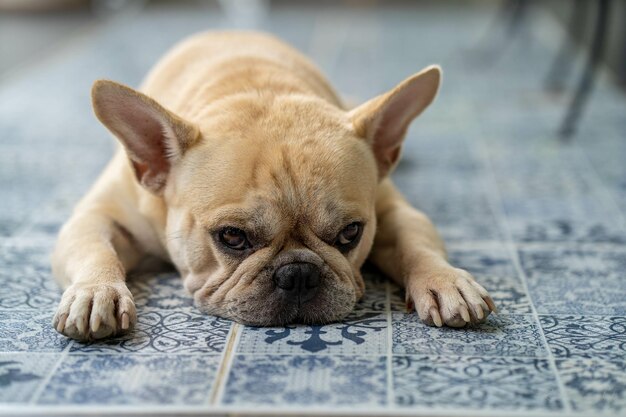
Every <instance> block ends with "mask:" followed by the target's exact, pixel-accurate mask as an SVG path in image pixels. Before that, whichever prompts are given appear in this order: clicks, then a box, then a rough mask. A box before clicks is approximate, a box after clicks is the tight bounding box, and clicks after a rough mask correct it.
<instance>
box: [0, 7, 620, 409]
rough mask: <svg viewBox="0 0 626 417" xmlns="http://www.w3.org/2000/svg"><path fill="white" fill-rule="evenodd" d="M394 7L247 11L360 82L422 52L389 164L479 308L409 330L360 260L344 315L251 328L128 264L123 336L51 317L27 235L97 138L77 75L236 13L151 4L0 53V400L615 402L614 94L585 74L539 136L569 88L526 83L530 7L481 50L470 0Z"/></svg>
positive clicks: (534, 52) (353, 83)
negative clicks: (132, 315) (128, 318)
mask: <svg viewBox="0 0 626 417" xmlns="http://www.w3.org/2000/svg"><path fill="white" fill-rule="evenodd" d="M392 4H396V5H395V6H389V7H387V8H380V9H376V8H375V6H372V3H362V4H361V3H355V4H353V5H352V6H350V7H351V8H349V9H347V8H342V7H330V6H328V5H326V6H323V5H322V6H306V5H302V4H299V5H293V4H291V3H278V5H277V6H276V8H275V9H274V10H273V11H272V12H271V13H270V14H269V15H268V16H267V17H266V18H264V19H262V20H260V21H258V22H256V26H257V27H258V28H260V29H265V30H270V31H272V32H274V33H276V34H277V35H279V36H281V37H283V38H284V39H286V40H288V41H290V42H291V43H293V44H294V45H295V46H297V47H298V48H300V49H301V50H303V51H304V52H305V53H307V54H309V55H310V56H311V57H312V58H313V59H314V60H315V61H316V62H317V63H318V64H319V65H320V66H321V67H322V68H323V70H324V71H325V72H326V73H327V74H328V75H329V77H330V79H331V80H332V81H333V83H334V84H335V85H336V86H337V87H338V88H339V89H340V90H341V91H342V92H344V93H345V94H346V95H348V96H351V97H355V98H358V99H365V98H367V97H370V96H373V95H374V94H376V93H379V92H381V91H384V90H385V89H387V88H389V87H391V86H393V85H394V83H396V82H398V81H400V80H401V79H403V78H404V77H405V76H407V75H409V74H411V73H412V72H414V71H416V70H418V69H420V68H421V67H423V66H425V65H427V64H430V63H433V62H438V63H441V64H442V66H443V68H444V71H445V77H444V86H443V89H442V91H441V95H440V97H439V99H438V100H437V102H436V104H435V105H434V106H433V107H432V108H431V109H429V110H428V111H427V112H426V114H424V115H423V117H421V118H420V120H419V121H418V122H417V123H415V126H414V127H413V129H412V130H411V132H410V134H409V137H408V140H407V145H406V151H405V154H404V160H403V162H402V164H401V165H400V167H399V168H398V170H397V172H396V173H395V174H394V175H395V179H396V182H397V183H398V185H399V186H400V188H401V189H402V190H403V191H404V192H405V194H406V195H407V196H408V198H409V199H410V200H411V201H412V202H413V203H414V204H415V205H416V206H418V207H420V208H421V209H423V210H424V211H426V212H427V213H428V214H429V215H430V216H432V218H433V219H434V221H435V223H436V224H437V225H438V227H439V228H440V230H441V231H442V234H443V235H444V237H445V238H446V240H447V241H448V243H449V248H450V255H451V259H452V260H453V262H454V263H455V264H456V265H458V266H460V267H463V268H466V269H468V270H469V271H471V272H472V273H473V274H474V275H475V276H476V278H477V279H478V281H480V282H481V283H482V284H483V285H484V286H485V287H487V288H488V289H489V290H490V291H491V293H492V294H493V296H494V298H495V300H496V302H497V304H498V306H499V308H500V314H498V315H494V316H492V317H491V318H490V319H489V320H488V322H487V323H485V324H484V325H481V326H478V327H475V328H469V329H461V330H458V329H449V328H442V329H437V328H429V327H426V326H424V325H423V324H421V323H420V322H419V320H418V319H417V317H416V316H415V315H414V314H407V313H406V311H405V305H404V299H403V293H402V290H401V289H399V288H397V287H395V286H393V285H391V284H389V283H388V282H387V281H386V280H385V278H384V277H382V276H381V275H380V274H379V273H378V272H377V271H376V270H375V269H373V268H372V267H369V266H368V267H367V269H366V271H365V276H366V277H367V281H368V284H367V285H368V287H367V294H366V296H365V298H364V299H363V300H362V301H361V303H360V304H359V305H358V307H357V308H356V309H355V311H354V312H353V313H352V314H351V315H350V316H349V317H348V318H347V319H346V320H345V321H344V322H342V323H335V324H331V325H327V326H288V327H285V328H251V327H244V326H240V325H237V324H233V323H231V322H229V321H227V320H223V319H219V318H215V317H210V316H207V315H203V314H201V313H199V312H198V311H197V310H196V309H195V308H194V307H193V305H192V302H191V298H190V297H189V296H188V295H187V294H185V291H184V290H183V288H182V285H181V282H180V281H179V279H178V278H177V276H176V275H175V274H174V273H147V274H143V275H140V276H135V277H133V278H132V279H131V287H132V291H133V293H134V295H135V299H136V301H137V305H138V310H139V322H138V325H137V328H136V329H135V331H134V332H133V333H131V334H130V335H128V336H125V337H121V338H118V339H113V340H108V341H104V342H100V343H91V344H80V343H76V342H70V341H69V340H67V339H65V338H64V337H62V336H60V335H58V334H57V333H56V332H55V331H54V330H53V329H52V327H51V325H50V322H51V318H52V314H53V311H54V308H55V305H56V303H57V302H58V300H59V295H60V294H59V292H58V290H57V288H56V286H55V284H54V282H53V280H52V278H51V275H50V269H49V265H48V253H49V251H50V249H51V247H52V245H53V242H54V237H55V234H56V232H57V231H58V228H59V225H60V224H61V223H62V222H63V220H64V219H66V218H67V216H68V215H69V212H70V210H71V207H72V205H73V204H74V203H75V202H76V200H77V199H78V198H79V197H80V195H81V194H82V193H83V192H84V191H85V189H86V188H87V187H88V186H89V184H90V183H91V182H92V181H93V179H94V178H95V176H96V175H97V173H98V172H99V171H100V169H101V168H102V166H103V165H104V164H105V163H106V161H107V159H108V158H109V156H110V155H111V152H112V149H113V146H112V140H111V139H110V138H109V136H108V135H107V134H106V133H105V131H104V129H103V128H102V127H101V126H100V125H99V124H98V123H97V122H96V120H95V118H94V117H93V116H92V113H91V109H90V108H89V98H88V93H89V88H90V84H91V82H92V81H93V80H94V79H96V78H100V77H106V78H111V79H115V80H118V81H122V82H125V83H128V84H131V85H137V84H138V83H139V81H140V79H141V76H142V75H143V74H144V73H145V72H146V71H147V70H148V68H149V67H150V65H151V64H152V63H153V62H154V61H155V60H156V59H157V57H158V56H159V55H161V54H162V53H163V52H164V51H165V50H166V49H167V47H169V46H170V45H171V44H172V43H173V42H175V41H176V40H178V39H180V38H182V37H183V36H185V35H186V34H189V33H192V32H196V31H199V30H203V29H207V28H226V27H231V26H233V25H235V26H236V25H248V26H249V25H252V24H254V22H252V21H251V20H250V18H249V17H248V18H247V20H246V19H243V20H242V19H238V20H237V19H236V20H235V21H234V23H233V21H232V20H229V18H227V17H225V16H223V15H222V14H221V13H220V12H219V10H218V9H217V8H215V7H212V8H209V7H208V6H204V5H201V4H198V5H196V4H195V3H188V2H186V3H184V6H178V7H175V6H172V5H168V4H167V3H156V4H154V5H151V6H150V7H149V8H148V9H146V10H145V11H143V12H141V13H139V14H132V15H130V16H127V17H123V18H113V19H110V20H105V21H102V22H100V23H99V26H98V27H97V28H95V29H93V30H90V31H87V32H82V35H81V36H82V38H81V39H80V40H77V39H73V38H72V40H71V41H69V40H68V42H67V43H63V42H61V41H59V40H58V39H57V38H58V36H61V35H62V34H64V33H65V31H63V30H56V31H55V32H54V33H56V34H57V35H58V36H57V35H55V36H57V37H55V48H56V49H54V50H51V51H47V53H46V54H45V56H44V57H41V59H38V58H37V56H34V57H31V58H29V62H30V64H29V65H24V64H23V61H20V63H19V64H20V68H21V69H20V70H19V71H17V70H14V71H9V72H6V73H0V193H1V198H0V413H2V414H3V415H4V414H7V413H17V412H21V413H27V412H43V413H45V412H48V411H51V410H52V411H55V412H57V413H61V414H62V413H63V412H64V410H66V411H67V412H70V411H71V412H74V413H79V414H80V413H83V412H85V413H87V412H89V413H92V414H93V413H95V412H97V413H107V412H126V413H131V414H148V415H151V414H154V413H156V412H162V413H163V412H171V413H177V412H178V413H197V414H202V413H218V414H219V413H231V412H232V413H252V414H254V413H269V414H278V413H281V412H285V413H292V414H294V413H295V414H306V413H318V414H324V413H331V412H334V413H344V414H356V415H358V414H369V415H378V414H383V413H394V414H406V415H477V416H486V415H498V416H501V415H506V414H507V413H511V414H514V415H520V414H529V415H557V414H559V415H560V414H566V415H581V416H582V415H585V416H588V415H600V414H607V415H620V414H621V415H624V414H626V221H625V218H626V163H625V161H626V117H624V116H626V98H625V97H624V96H623V95H622V94H621V93H618V92H617V91H616V90H615V89H614V88H613V87H612V85H611V84H610V83H609V81H607V80H606V79H604V78H603V79H601V80H600V83H599V85H598V88H597V90H596V91H595V93H594V95H593V97H592V101H591V106H590V108H589V109H588V111H587V113H586V114H585V117H584V120H583V123H582V126H581V131H580V133H579V135H578V137H577V139H576V140H575V141H574V142H573V143H571V144H568V145H565V144H561V143H559V142H558V141H557V140H556V138H555V135H554V132H555V129H556V127H557V126H558V123H559V121H560V117H561V115H562V113H563V110H564V107H565V105H566V103H567V100H566V99H567V97H555V96H551V95H548V94H546V93H545V92H544V91H543V90H542V89H541V86H542V81H543V77H544V75H545V74H546V72H547V69H548V67H549V64H550V60H551V58H552V57H553V55H554V51H555V48H556V47H557V45H558V41H559V34H560V33H559V31H558V28H557V26H555V24H554V22H553V21H552V20H550V18H549V17H547V16H545V15H543V14H541V12H540V11H538V10H534V13H533V15H532V20H531V23H530V26H528V29H529V30H528V31H527V36H520V37H519V38H517V39H515V40H513V41H512V42H511V43H510V45H508V46H507V47H506V48H504V49H503V50H502V53H501V54H499V55H498V56H497V57H496V58H493V59H486V60H482V61H481V60H477V59H474V58H475V57H476V56H477V54H478V52H479V51H477V50H476V49H475V47H476V45H477V44H479V40H480V39H484V37H483V35H484V34H485V31H486V30H487V28H488V27H489V23H490V18H491V16H492V13H493V10H492V9H490V8H489V3H488V2H477V3H476V4H472V3H467V2H463V3H461V2H454V3H453V4H452V5H448V4H447V3H442V2H420V3H418V4H419V5H420V6H419V7H415V8H414V7H408V6H401V5H397V3H392ZM346 7H347V6H346ZM38 45H39V44H38ZM37 48H39V46H37ZM37 48H36V49H37ZM473 48H474V49H473ZM37 51H39V49H37ZM37 53H39V52H37ZM17 55H19V56H20V57H22V56H23V54H17ZM20 59H21V58H20ZM6 67H7V65H5V66H4V67H3V68H6Z"/></svg>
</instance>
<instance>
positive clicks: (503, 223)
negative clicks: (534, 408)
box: [477, 137, 572, 414]
mask: <svg viewBox="0 0 626 417" xmlns="http://www.w3.org/2000/svg"><path fill="white" fill-rule="evenodd" d="M477 139H478V141H477V142H478V146H479V147H480V150H481V151H480V154H481V156H480V158H481V159H482V162H483V163H484V164H485V165H486V166H487V172H486V176H487V178H484V180H485V181H486V182H487V184H488V187H489V188H490V190H487V191H491V192H490V193H489V192H488V193H487V194H488V196H487V199H488V201H489V205H490V206H491V207H492V210H493V211H494V213H493V214H494V216H495V217H496V220H497V221H498V223H499V225H500V227H501V228H502V230H501V232H502V233H504V238H505V239H506V246H507V250H508V252H509V255H510V256H511V261H512V263H513V266H514V267H515V270H516V272H517V273H518V274H519V277H520V279H521V281H522V286H523V288H524V291H526V296H527V297H528V301H530V307H531V312H532V315H533V317H534V319H535V321H536V323H537V327H538V329H539V334H540V336H541V340H542V342H543V344H544V346H545V348H546V350H547V360H548V362H549V364H550V368H551V370H552V372H553V373H554V376H555V379H556V383H557V386H558V389H559V394H560V396H561V399H562V400H563V407H564V411H565V413H567V414H570V413H571V411H572V409H571V405H570V401H569V397H568V395H567V393H566V391H565V387H564V385H563V381H561V377H560V375H559V372H558V370H557V367H556V360H555V358H554V355H553V354H552V350H551V349H550V345H549V344H548V340H547V338H546V335H545V332H544V330H543V327H542V326H541V321H540V320H539V314H538V313H537V309H536V307H535V304H534V303H533V299H532V296H531V294H530V291H529V289H528V280H527V277H526V273H525V272H524V270H523V269H522V266H521V263H520V259H519V255H518V253H517V249H516V246H515V241H514V240H513V235H512V233H511V229H510V226H509V223H508V219H507V218H506V215H505V213H504V212H503V201H502V196H501V195H500V190H499V188H498V185H497V183H496V181H495V171H494V169H493V166H492V164H491V160H490V157H489V153H488V151H487V149H486V146H485V144H484V143H483V139H482V137H479V138H477Z"/></svg>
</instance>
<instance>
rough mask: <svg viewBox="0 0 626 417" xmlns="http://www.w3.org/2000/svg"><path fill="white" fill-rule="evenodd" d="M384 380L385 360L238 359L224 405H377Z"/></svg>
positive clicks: (383, 399)
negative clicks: (304, 376)
mask: <svg viewBox="0 0 626 417" xmlns="http://www.w3.org/2000/svg"><path fill="white" fill-rule="evenodd" d="M303 375H306V376H307V377H306V378H303V377H302V376H303ZM386 378H387V372H386V357H385V356H365V357H359V356H341V355H338V356H334V355H333V356H326V355H323V356H321V355H320V356H312V355H306V356H304V355H288V356H287V355H280V356H278V355H237V356H236V357H235V360H234V363H233V365H232V368H231V371H230V375H229V378H228V381H227V383H226V391H225V393H224V397H223V398H222V402H223V403H224V404H242V405H269V404H276V405H281V404H286V405H291V406H310V405H325V406H329V405H333V406H354V405H355V404H359V405H360V406H364V407H368V406H381V405H384V404H385V403H386V400H387V396H386V395H387V394H386V386H387V381H386Z"/></svg>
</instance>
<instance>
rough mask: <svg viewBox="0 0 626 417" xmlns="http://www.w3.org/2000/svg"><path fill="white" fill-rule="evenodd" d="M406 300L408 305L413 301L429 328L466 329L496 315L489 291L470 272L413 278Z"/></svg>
mask: <svg viewBox="0 0 626 417" xmlns="http://www.w3.org/2000/svg"><path fill="white" fill-rule="evenodd" d="M406 297H407V305H410V303H411V300H412V301H413V303H414V306H415V310H416V311H417V314H418V315H419V317H420V319H421V320H422V321H423V322H424V323H426V324H428V325H430V326H433V325H434V326H437V327H441V326H443V325H444V324H445V325H447V326H451V327H463V326H465V325H466V324H469V323H471V324H476V323H481V322H483V321H485V320H486V319H487V316H489V314H490V313H491V312H492V311H493V312H496V306H495V304H494V302H493V300H492V299H491V297H490V296H489V293H488V292H487V290H485V289H484V288H483V287H482V286H481V285H480V284H478V283H477V282H476V281H475V280H474V277H472V276H471V275H470V273H469V272H467V271H464V270H462V269H458V268H453V267H448V268H444V269H441V270H438V271H430V272H429V273H428V274H427V275H425V276H423V275H422V276H414V277H412V279H411V280H410V281H409V282H408V285H407V292H406Z"/></svg>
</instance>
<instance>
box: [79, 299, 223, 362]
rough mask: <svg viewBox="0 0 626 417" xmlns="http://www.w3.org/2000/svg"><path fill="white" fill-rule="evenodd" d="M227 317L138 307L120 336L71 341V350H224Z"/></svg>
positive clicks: (175, 351) (180, 351)
mask: <svg viewBox="0 0 626 417" xmlns="http://www.w3.org/2000/svg"><path fill="white" fill-rule="evenodd" d="M231 326H232V322H231V321H230V320H225V319H222V318H219V317H213V316H209V315H207V314H205V313H202V312H200V311H198V310H195V309H193V308H187V309H178V310H152V309H149V310H148V309H144V310H139V312H138V315H137V324H136V325H135V329H134V330H133V331H132V332H130V333H128V334H126V335H123V336H120V337H115V338H112V339H105V340H101V341H95V342H90V343H78V342H76V343H74V344H73V345H72V347H71V351H72V352H85V353H86V352H104V353H108V352H121V353H130V352H141V353H157V352H165V353H219V352H221V351H222V350H223V349H224V345H225V344H226V338H227V336H228V332H229V330H230V328H231Z"/></svg>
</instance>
